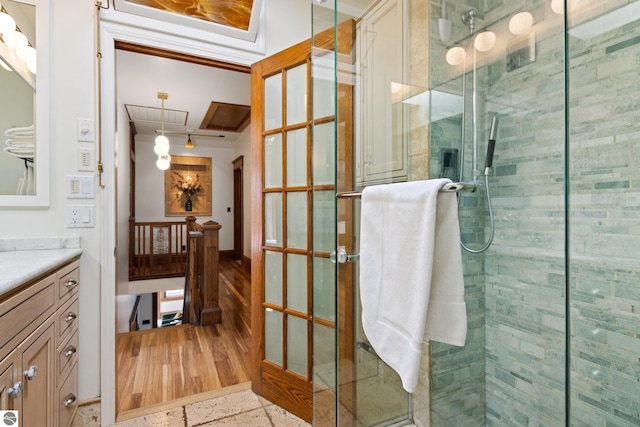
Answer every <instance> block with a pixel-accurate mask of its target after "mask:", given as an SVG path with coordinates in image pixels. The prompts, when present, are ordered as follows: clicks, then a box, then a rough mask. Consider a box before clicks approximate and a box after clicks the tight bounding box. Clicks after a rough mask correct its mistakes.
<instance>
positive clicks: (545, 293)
mask: <svg viewBox="0 0 640 427" xmlns="http://www.w3.org/2000/svg"><path fill="white" fill-rule="evenodd" d="M312 17H313V56H312V73H313V79H312V81H313V106H314V114H313V117H314V127H313V143H312V147H313V167H314V168H318V169H322V170H323V175H322V176H323V177H324V178H325V179H329V177H332V178H331V179H333V181H332V182H331V184H332V185H333V184H335V188H336V191H335V194H332V195H331V197H328V196H327V192H318V193H317V195H316V194H314V200H313V203H314V205H313V227H314V229H316V228H317V229H320V228H322V229H323V230H327V229H331V230H333V232H334V244H335V245H334V246H335V247H334V248H333V250H332V255H331V256H330V257H329V258H328V259H324V258H323V259H321V260H319V261H318V263H322V265H315V264H314V270H313V275H314V295H313V306H314V328H313V336H314V349H313V350H314V367H313V372H314V425H317V426H325V425H326V426H329V425H340V426H383V425H398V426H400V425H411V424H415V425H418V426H456V427H458V426H483V425H492V426H520V425H522V426H543V425H544V426H565V425H566V426H569V425H570V426H589V427H595V426H602V427H605V426H606V427H612V426H617V427H622V426H634V425H640V314H639V312H640V101H638V99H640V98H639V96H638V95H639V94H640V65H639V64H640V1H629V0H613V1H607V2H603V1H595V0H565V1H557V0H516V1H512V2H504V1H498V0H480V1H477V0H473V1H472V0H449V1H440V0H433V1H429V2H425V1H423V0H375V1H374V0H324V1H323V0H314V1H313V7H312ZM491 160H492V161H491ZM327 168H328V169H327ZM314 170H315V169H314ZM327 170H328V172H327ZM432 178H449V179H451V180H452V181H453V182H463V183H469V184H472V185H473V186H474V188H475V191H473V192H460V193H459V194H458V196H457V202H458V219H459V224H460V231H461V251H462V255H463V269H464V282H465V302H466V307H467V320H468V324H467V339H466V344H465V346H464V347H455V346H451V345H447V344H442V343H438V342H428V341H425V342H424V344H423V357H422V361H421V372H420V376H419V382H418V388H417V390H416V391H415V393H412V394H408V393H406V392H405V391H404V390H403V388H402V385H401V382H400V380H399V378H398V376H397V374H396V373H395V372H394V371H393V370H392V369H391V368H389V367H388V366H387V365H386V364H385V363H384V362H383V361H382V360H381V359H380V358H379V357H378V356H377V354H376V351H375V348H373V347H372V346H371V345H370V344H369V341H368V339H367V337H366V335H365V334H364V332H363V331H362V327H361V325H360V310H361V307H360V297H359V282H358V278H359V268H360V266H359V264H358V253H359V223H360V200H359V199H358V197H357V193H359V192H360V191H361V190H362V189H363V188H364V187H366V186H370V185H379V184H386V183H394V182H402V181H417V180H426V179H432ZM334 196H335V197H334ZM323 242H324V243H323V245H325V246H326V240H324V241H323ZM322 250H323V251H327V248H326V247H323V248H322ZM408 250H410V248H408Z"/></svg>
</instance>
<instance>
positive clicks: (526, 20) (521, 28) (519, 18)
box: [509, 12, 533, 36]
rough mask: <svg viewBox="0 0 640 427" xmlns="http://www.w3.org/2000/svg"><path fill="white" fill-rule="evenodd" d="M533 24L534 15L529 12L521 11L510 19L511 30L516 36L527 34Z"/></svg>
mask: <svg viewBox="0 0 640 427" xmlns="http://www.w3.org/2000/svg"><path fill="white" fill-rule="evenodd" d="M532 26H533V15H532V14H531V13H529V12H520V13H517V14H515V15H513V16H512V17H511V19H510V20H509V31H511V33H512V34H515V35H516V36H521V35H523V34H527V33H528V32H529V31H530V30H531V27H532Z"/></svg>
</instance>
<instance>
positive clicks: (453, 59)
mask: <svg viewBox="0 0 640 427" xmlns="http://www.w3.org/2000/svg"><path fill="white" fill-rule="evenodd" d="M465 56H466V52H465V51H464V49H463V48H461V47H460V46H456V47H452V48H451V49H449V50H448V51H447V55H446V56H445V59H446V60H447V63H448V64H449V65H458V64H461V63H462V61H464V57H465Z"/></svg>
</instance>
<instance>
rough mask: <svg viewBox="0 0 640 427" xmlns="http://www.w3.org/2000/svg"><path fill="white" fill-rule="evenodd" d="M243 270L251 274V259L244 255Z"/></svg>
mask: <svg viewBox="0 0 640 427" xmlns="http://www.w3.org/2000/svg"><path fill="white" fill-rule="evenodd" d="M242 269H243V270H244V271H246V272H247V273H249V274H251V258H249V257H248V256H245V255H242Z"/></svg>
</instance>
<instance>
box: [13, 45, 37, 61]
mask: <svg viewBox="0 0 640 427" xmlns="http://www.w3.org/2000/svg"><path fill="white" fill-rule="evenodd" d="M16 55H18V58H20V60H21V61H22V62H27V63H28V62H33V61H35V60H36V50H35V49H34V48H32V47H31V46H21V47H19V48H18V49H17V50H16Z"/></svg>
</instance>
